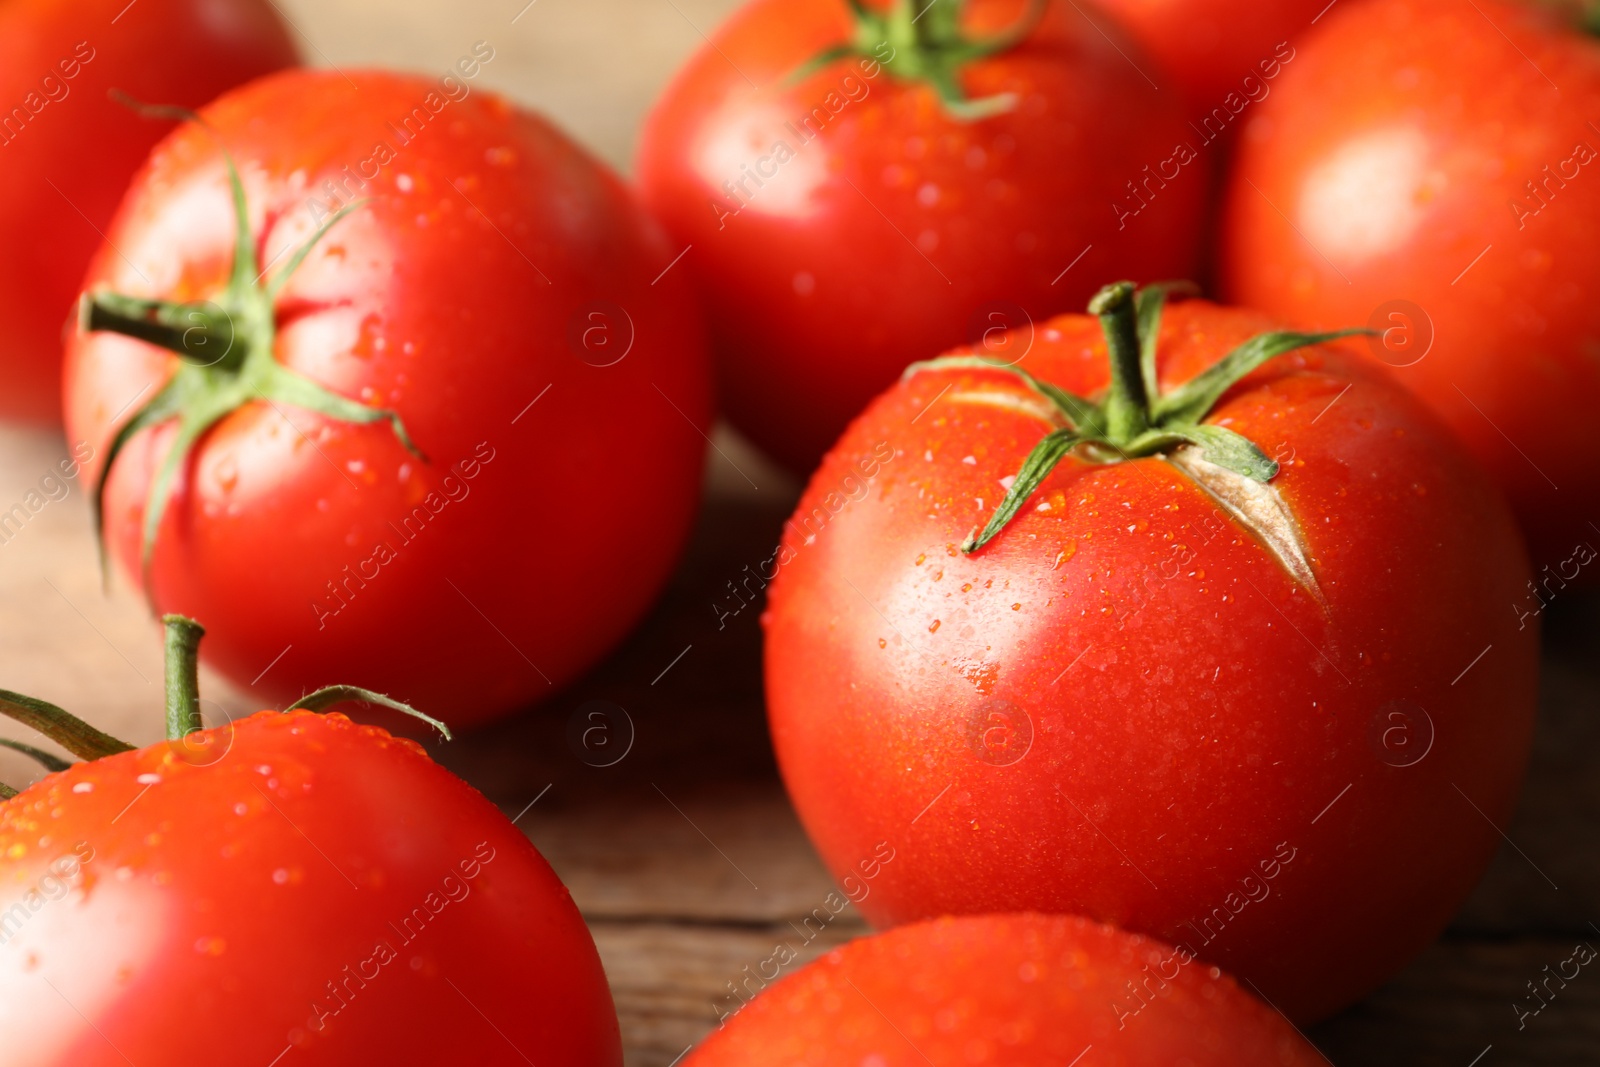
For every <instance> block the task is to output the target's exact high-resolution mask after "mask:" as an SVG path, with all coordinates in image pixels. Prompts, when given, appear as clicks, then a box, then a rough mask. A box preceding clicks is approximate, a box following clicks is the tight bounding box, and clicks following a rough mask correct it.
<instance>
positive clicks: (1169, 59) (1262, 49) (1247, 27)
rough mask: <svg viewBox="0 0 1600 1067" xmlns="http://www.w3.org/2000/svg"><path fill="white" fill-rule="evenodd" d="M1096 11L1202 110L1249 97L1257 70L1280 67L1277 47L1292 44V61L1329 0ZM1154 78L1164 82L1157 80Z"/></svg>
mask: <svg viewBox="0 0 1600 1067" xmlns="http://www.w3.org/2000/svg"><path fill="white" fill-rule="evenodd" d="M1098 6H1100V7H1102V8H1104V9H1105V10H1106V11H1108V12H1110V13H1111V14H1112V15H1113V16H1115V17H1116V19H1117V21H1118V22H1120V23H1122V25H1123V26H1124V27H1126V28H1127V30H1128V32H1129V34H1131V35H1132V36H1133V37H1134V39H1135V40H1137V41H1138V42H1139V44H1141V45H1142V46H1143V47H1144V50H1145V51H1146V52H1148V53H1149V54H1150V55H1151V56H1152V57H1154V58H1155V60H1156V63H1157V64H1158V65H1159V70H1160V71H1161V72H1163V73H1164V74H1165V75H1166V77H1167V78H1170V79H1172V80H1173V81H1175V82H1176V83H1177V85H1178V88H1179V89H1181V90H1182V92H1183V94H1184V95H1185V96H1187V97H1188V98H1189V102H1190V104H1192V105H1195V106H1197V107H1199V108H1200V109H1201V110H1202V111H1205V110H1209V109H1210V108H1212V107H1215V106H1218V105H1221V104H1222V103H1223V101H1224V99H1225V98H1226V97H1227V95H1228V94H1229V93H1237V94H1238V95H1239V96H1240V97H1244V96H1245V95H1246V94H1247V93H1249V92H1250V87H1249V86H1247V85H1245V84H1244V79H1245V78H1246V77H1251V78H1254V79H1255V82H1256V83H1260V82H1261V81H1262V74H1263V68H1262V67H1261V66H1260V64H1262V63H1268V64H1270V65H1274V66H1275V65H1276V64H1274V63H1273V61H1274V60H1275V59H1277V60H1282V59H1283V58H1284V57H1283V54H1282V53H1280V52H1278V51H1276V49H1277V48H1278V46H1279V45H1283V44H1286V45H1289V55H1290V56H1293V55H1294V51H1293V47H1294V45H1295V44H1296V43H1297V42H1298V41H1299V40H1300V37H1301V35H1302V34H1303V33H1304V32H1305V31H1306V30H1307V29H1308V28H1309V27H1310V26H1311V24H1312V23H1311V20H1312V19H1314V18H1317V17H1318V14H1319V13H1320V12H1321V11H1322V10H1323V9H1324V8H1325V7H1327V0H1269V2H1267V3H1262V2H1260V0H1098ZM1318 21H1321V20H1320V19H1318ZM1268 69H1270V67H1269V68H1268ZM1155 77H1156V80H1157V81H1163V78H1162V76H1161V74H1160V73H1158V74H1156V75H1155ZM1256 92H1260V90H1256ZM1266 92H1267V94H1268V95H1270V93H1271V88H1270V86H1269V87H1268V88H1267V90H1266ZM1261 99H1265V96H1262V97H1261ZM1254 102H1256V101H1254V100H1252V103H1254Z"/></svg>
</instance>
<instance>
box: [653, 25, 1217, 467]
mask: <svg viewBox="0 0 1600 1067" xmlns="http://www.w3.org/2000/svg"><path fill="white" fill-rule="evenodd" d="M913 5H915V6H916V10H917V11H918V12H920V17H916V18H915V21H914V23H912V24H910V25H908V24H907V20H910V19H912V17H913V16H912V15H911V11H912V6H913ZM1041 7H1042V15H1041V14H1040V9H1041ZM872 13H875V14H872ZM1036 15H1038V16H1040V17H1038V19H1037V22H1035V21H1034V17H1035V16H1036ZM1008 28H1009V29H1010V31H1012V32H1013V33H1016V34H1023V35H1024V36H1023V39H1022V40H1021V43H1019V44H1016V45H1015V46H1014V47H999V48H998V50H994V51H991V52H990V53H989V54H987V55H983V56H980V57H978V58H975V59H972V60H970V61H968V62H956V61H955V60H953V59H951V58H949V57H951V56H960V55H961V54H962V53H961V52H960V51H959V50H960V49H961V48H964V47H966V48H970V47H973V45H972V42H973V41H989V42H991V45H993V44H994V43H995V42H998V43H999V44H1000V45H1005V44H1009V43H1010V39H1009V38H1007V37H1006V36H1005V34H1006V33H1007V32H1008ZM1108 35H1109V36H1108ZM852 40H854V41H855V42H856V43H855V44H854V45H847V46H845V47H843V48H842V49H839V50H836V52H834V53H833V54H835V55H836V56H837V58H836V59H834V60H833V61H832V62H827V63H823V64H822V65H820V66H817V67H816V68H815V69H814V70H812V71H811V72H810V73H805V71H804V68H805V67H806V64H807V62H808V60H811V59H812V58H813V57H815V56H818V55H819V54H821V53H823V52H824V50H826V49H828V48H829V47H830V46H835V45H840V44H841V43H842V42H847V41H852ZM1135 56H1137V49H1135V47H1134V46H1133V45H1132V44H1130V43H1128V42H1127V41H1126V40H1123V39H1122V38H1121V37H1120V35H1119V34H1118V33H1117V30H1116V28H1115V27H1114V26H1113V25H1111V24H1110V21H1109V20H1108V19H1105V18H1103V17H1102V18H1098V19H1097V21H1096V22H1095V23H1091V22H1090V21H1089V20H1088V19H1087V17H1086V16H1084V15H1083V14H1081V13H1080V11H1078V10H1075V9H1074V8H1073V7H1072V6H1071V5H1068V4H1065V3H1043V4H1040V5H1025V4H1024V3H1022V2H1021V0H973V2H971V3H967V4H965V5H959V4H954V3H945V4H942V5H937V6H934V5H924V3H923V0H896V2H895V3H894V4H893V5H891V6H889V7H887V8H883V7H876V8H870V9H869V16H867V17H865V18H863V19H861V20H853V19H852V16H851V6H850V5H849V4H847V3H846V2H845V0H754V2H752V3H750V4H748V5H746V6H745V7H743V8H741V9H740V10H739V11H738V12H737V13H735V14H734V16H733V17H732V19H730V20H729V22H728V23H727V24H726V25H724V26H723V27H722V28H721V29H720V30H719V31H718V32H717V33H716V35H715V36H714V37H713V38H712V39H711V41H710V43H709V44H708V45H707V46H706V47H705V48H704V49H703V50H702V51H701V52H700V53H699V54H698V55H696V56H695V57H694V58H692V59H691V60H690V61H689V63H688V65H687V66H686V67H685V68H684V69H683V70H682V71H681V72H680V73H679V74H678V76H677V79H676V80H675V81H674V82H673V83H672V85H671V86H670V87H669V88H668V89H667V90H666V92H665V94H664V95H663V96H662V98H661V99H660V100H659V101H658V102H657V104H656V106H655V108H654V110H653V111H652V112H651V114H650V116H649V118H648V120H647V122H646V124H645V128H644V131H643V133H642V135H641V142H640V147H639V156H638V168H637V169H638V174H639V181H640V184H641V187H642V189H643V191H644V195H645V198H646V200H647V202H648V203H649V205H650V206H651V208H652V209H653V210H654V211H655V213H656V215H657V217H658V218H660V219H661V220H662V222H664V223H665V224H666V226H667V228H668V229H669V230H670V231H671V232H672V234H673V236H674V237H675V238H676V239H677V241H678V244H679V247H680V248H683V249H684V252H683V263H682V266H681V268H680V269H682V270H684V271H685V272H686V273H690V274H693V275H694V276H695V278H696V279H697V281H698V283H699V285H700V289H701V292H702V294H703V295H704V297H705V300H706V303H707V306H708V309H709V311H710V320H711V323H712V331H713V343H714V349H715V353H716V356H717V359H718V370H719V383H720V388H721V395H722V398H723V400H724V403H725V406H726V409H727V415H728V417H729V419H730V420H731V421H732V422H733V423H734V424H735V425H736V426H737V427H738V428H739V429H740V430H741V431H743V432H744V433H745V434H747V435H749V436H750V438H751V439H752V440H754V441H755V442H756V443H757V444H758V445H760V446H761V447H762V448H763V449H765V450H766V451H767V452H769V453H770V454H771V455H773V456H774V457H776V458H777V459H779V460H781V461H782V462H784V463H785V464H787V465H789V466H790V467H792V468H793V469H794V470H796V471H797V472H801V473H805V472H809V471H810V470H811V469H812V468H813V467H814V466H815V465H816V462H817V459H818V458H819V457H820V456H821V455H822V453H823V452H824V451H825V450H826V449H827V447H828V445H829V444H830V443H831V442H832V441H833V439H834V438H835V437H836V436H837V435H838V434H839V432H840V430H842V429H843V428H844V425H845V423H846V422H847V421H848V420H849V419H850V418H851V417H852V416H854V415H855V413H856V412H858V411H859V410H861V408H862V406H863V405H864V404H866V402H867V401H868V400H869V399H871V398H872V397H873V396H874V395H875V394H877V393H878V391H879V390H881V389H883V388H884V386H886V385H888V384H889V383H890V382H891V381H893V379H894V376H895V375H896V374H898V373H899V372H900V370H901V369H902V368H903V367H905V365H906V364H907V363H909V362H911V361H912V360H914V359H922V358H925V357H926V356H928V355H931V354H932V353H935V352H938V351H941V350H943V349H945V348H948V347H949V346H951V345H954V344H959V343H960V342H962V341H964V340H977V339H980V338H988V339H990V340H991V341H993V342H994V343H999V342H1000V339H1001V338H1002V337H1003V336H1005V333H1004V330H1005V327H1007V326H1010V327H1018V328H1021V329H1023V330H1026V329H1027V328H1028V325H1029V324H1030V323H1031V322H1032V321H1033V320H1035V319H1040V320H1041V321H1042V318H1043V316H1045V315H1047V314H1050V313H1054V312H1057V311H1062V310H1065V309H1067V308H1075V307H1079V306H1081V305H1082V301H1083V300H1084V299H1086V298H1087V297H1088V295H1089V294H1090V293H1091V292H1092V291H1093V289H1094V283H1093V279H1096V278H1099V277H1104V276H1106V275H1108V274H1119V273H1132V274H1135V275H1138V276H1143V277H1190V276H1192V275H1193V273H1194V269H1195V258H1196V252H1197V242H1198V234H1199V226H1200V213H1201V209H1202V200H1203V198H1204V195H1205V191H1206V185H1207V176H1206V173H1205V170H1206V167H1207V166H1208V163H1207V160H1206V159H1205V158H1202V156H1201V154H1200V153H1199V152H1198V151H1197V150H1196V149H1194V148H1193V147H1192V146H1190V145H1187V144H1185V143H1184V142H1185V140H1186V139H1188V138H1189V135H1188V132H1187V129H1188V128H1187V127H1186V126H1185V124H1184V122H1183V115H1182V110H1181V108H1180V107H1179V102H1178V100H1177V99H1176V96H1175V94H1172V93H1165V94H1163V93H1159V92H1157V91H1156V90H1155V89H1154V88H1153V87H1152V86H1151V85H1150V83H1149V82H1148V81H1146V80H1145V77H1144V76H1143V75H1142V74H1141V73H1140V72H1139V70H1138V69H1137V68H1136V66H1135V63H1134V62H1133V61H1132V60H1133V57H1135ZM1139 62H1141V63H1143V62H1147V61H1145V60H1143V59H1142V57H1139ZM1013 343H1015V342H1013ZM995 354H997V355H1000V354H1003V353H1001V352H999V351H998V350H997V351H996V353H995Z"/></svg>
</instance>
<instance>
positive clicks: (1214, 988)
mask: <svg viewBox="0 0 1600 1067" xmlns="http://www.w3.org/2000/svg"><path fill="white" fill-rule="evenodd" d="M1135 989H1138V990H1139V991H1140V993H1141V994H1142V998H1141V997H1140V996H1137V995H1136V994H1135V993H1134V992H1132V990H1135ZM1085 1046H1092V1047H1093V1048H1094V1058H1095V1062H1096V1063H1103V1064H1106V1065H1107V1067H1166V1065H1168V1064H1173V1063H1183V1064H1188V1065H1190V1067H1210V1065H1217V1067H1221V1065H1223V1064H1228V1065H1235V1064H1237V1065H1239V1067H1269V1065H1270V1067H1296V1065H1300V1064H1306V1065H1310V1064H1320V1063H1322V1062H1323V1060H1322V1058H1321V1056H1320V1055H1319V1054H1318V1053H1317V1051H1316V1050H1315V1049H1313V1048H1312V1047H1311V1046H1310V1045H1308V1044H1307V1043H1306V1042H1305V1040H1304V1039H1303V1038H1301V1037H1300V1036H1299V1035H1298V1034H1296V1033H1295V1031H1294V1029H1293V1028H1292V1027H1291V1026H1290V1025H1289V1024H1288V1023H1287V1022H1286V1021H1285V1020H1284V1019H1283V1018H1282V1017H1281V1016H1279V1015H1278V1014H1277V1013H1276V1012H1274V1011H1272V1010H1271V1009H1270V1008H1268V1007H1267V1006H1266V1005H1265V1004H1262V1003H1261V1002H1260V1001H1258V1000H1256V999H1255V998H1253V997H1251V996H1250V995H1249V994H1248V993H1245V992H1244V991H1243V990H1241V989H1240V988H1239V986H1238V985H1237V984H1235V983H1234V981H1233V979H1231V978H1228V977H1226V976H1224V975H1222V974H1221V972H1220V971H1218V970H1217V969H1216V968H1214V967H1208V966H1207V965H1206V964H1203V963H1199V962H1196V961H1194V960H1193V958H1192V957H1190V958H1188V959H1187V960H1185V959H1184V957H1183V956H1181V955H1180V954H1179V953H1177V952H1175V951H1174V950H1173V949H1172V948H1170V947H1169V946H1166V945H1163V944H1161V943H1160V942H1157V941H1152V940H1150V939H1148V938H1144V937H1140V936H1138V935H1132V934H1126V933H1123V932H1122V931H1120V930H1117V929H1114V928H1112V927H1109V926H1103V925H1101V924H1099V923H1095V922H1090V921H1089V920H1086V919H1083V918H1080V917H1077V916H1061V915H1056V916H1047V915H1026V914H1024V915H980V916H967V917H964V918H959V919H957V918H941V919H935V920H933V921H930V922H924V923H918V924H916V925H913V926H903V927H901V928H899V929H897V930H892V931H890V932H888V933H884V934H878V935H876V936H873V937H865V938H861V939H859V940H856V941H852V942H851V943H850V944H848V945H845V946H844V947H843V948H840V949H836V950H834V951H833V952H830V953H828V954H827V955H826V956H824V957H822V958H821V959H819V960H817V961H815V962H813V963H811V964H809V965H808V966H806V967H805V968H804V969H803V970H801V971H799V972H797V973H795V974H793V975H790V976H789V977H787V978H785V979H784V980H783V981H782V982H780V983H778V984H776V985H774V986H772V987H771V988H768V989H764V990H763V991H762V992H761V994H760V995H759V996H758V997H756V998H755V999H754V1000H753V1001H752V1002H750V1003H748V1004H746V1005H744V1006H743V1007H741V1008H740V1009H739V1010H738V1012H737V1014H735V1015H734V1016H733V1017H732V1018H731V1019H725V1020H724V1022H723V1026H722V1028H721V1029H720V1030H716V1031H713V1032H712V1034H711V1036H710V1037H709V1038H707V1039H706V1041H705V1042H704V1043H703V1044H702V1045H701V1046H700V1047H699V1048H698V1049H696V1050H695V1052H694V1053H693V1054H692V1055H691V1056H690V1057H689V1058H688V1060H687V1061H686V1067H724V1065H726V1067H735V1065H742V1064H750V1063H769V1064H779V1065H782V1067H831V1065H834V1064H845V1063H849V1064H856V1063H870V1064H874V1065H876V1067H916V1065H918V1064H926V1063H929V1062H933V1063H975V1062H993V1063H1005V1064H1007V1065H1009V1067H1061V1065H1063V1064H1068V1063H1071V1062H1072V1060H1073V1057H1075V1056H1081V1055H1083V1052H1084V1048H1085Z"/></svg>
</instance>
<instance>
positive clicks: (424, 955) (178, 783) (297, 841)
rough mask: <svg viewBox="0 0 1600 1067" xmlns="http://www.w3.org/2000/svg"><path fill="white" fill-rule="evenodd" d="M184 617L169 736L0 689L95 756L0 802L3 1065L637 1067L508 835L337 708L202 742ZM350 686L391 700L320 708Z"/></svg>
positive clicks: (547, 880) (568, 922) (582, 940)
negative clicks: (348, 700) (127, 740)
mask: <svg viewBox="0 0 1600 1067" xmlns="http://www.w3.org/2000/svg"><path fill="white" fill-rule="evenodd" d="M167 626H168V634H169V639H168V650H169V658H168V668H167V669H168V678H167V680H168V734H169V738H170V740H169V741H167V742H164V743H161V744H157V745H153V746H151V747H149V748H144V749H138V750H133V749H130V748H129V747H128V746H127V745H125V744H123V743H122V742H119V741H117V740H115V739H114V738H110V737H107V736H106V735H104V734H101V733H99V732H98V731H96V730H94V729H93V728H92V727H89V726H87V725H86V724H84V723H83V722H81V721H80V720H77V719H74V718H73V717H72V716H70V715H68V714H67V713H65V712H64V711H62V710H61V709H59V708H55V707H53V706H51V705H48V704H44V703H42V702H40V701H37V700H33V699H30V698H27V697H20V696H18V695H17V694H14V693H0V713H4V714H7V715H10V716H11V717H13V718H18V719H21V720H22V721H24V722H27V723H29V724H30V725H33V726H36V727H38V728H39V729H41V730H42V731H43V732H45V733H46V734H47V735H49V736H50V737H51V738H52V739H54V740H56V741H57V742H58V743H60V744H62V745H63V746H65V747H66V748H67V749H68V750H69V751H71V752H73V754H74V755H77V756H80V757H82V758H83V759H84V760H85V762H80V763H72V764H70V765H66V764H64V763H61V762H59V761H56V760H54V758H53V757H50V756H43V759H44V760H45V761H46V762H47V763H50V764H51V765H52V766H56V767H59V768H60V769H59V770H58V771H57V773H54V774H51V775H49V776H48V777H46V778H44V779H43V780H41V781H39V782H37V783H35V784H34V785H32V786H30V787H29V788H27V789H25V790H23V791H22V792H20V793H17V794H16V795H14V796H9V794H10V790H9V789H7V790H5V793H6V794H7V795H8V796H9V799H6V800H3V801H0V1027H3V1030H4V1033H5V1035H6V1036H5V1062H6V1064H7V1067H67V1065H69V1064H70V1065H71V1067H112V1065H116V1067H126V1065H127V1064H129V1063H136V1064H150V1065H157V1064H175V1063H217V1062H226V1063H258V1064H263V1065H265V1064H271V1063H283V1064H289V1063H303V1064H313V1065H315V1064H322V1065H334V1064H339V1065H345V1064H352V1063H389V1064H396V1065H411V1064H417V1065H420V1064H436V1063H472V1064H484V1065H495V1067H511V1065H513V1064H518V1065H521V1064H526V1063H529V1062H534V1063H538V1064H540V1065H541V1067H546V1065H548V1067H597V1065H598V1067H620V1064H621V1063H622V1053H621V1042H620V1038H619V1035H618V1027H617V1018H616V1013H615V1011H614V1010H613V1008H612V1004H611V994H610V991H609V990H608V988H607V986H606V978H605V974H604V972H603V971H602V969H601V965H600V959H599V957H598V955H597V954H596V952H595V948H594V942H593V940H592V939H591V938H590V936H589V931H588V929H587V928H586V927H585V926H584V923H583V919H582V918H581V917H580V916H579V914H578V910H577V908H576V907H574V905H573V902H572V898H571V896H570V895H569V894H568V892H567V890H566V887H565V886H563V885H562V884H561V882H560V880H559V879H557V877H556V875H555V873H554V872H553V871H551V869H550V866H549V864H547V863H546V862H545V861H544V858H543V857H541V856H540V855H539V853H538V852H537V851H536V850H535V849H534V847H533V846H532V845H531V844H530V843H529V842H528V839H527V838H526V837H524V836H523V835H522V833H521V832H520V831H519V830H518V829H517V828H516V827H515V826H513V825H512V823H511V821H510V820H509V819H507V818H506V817H505V816H504V815H502V814H501V813H500V812H499V811H498V810H496V809H495V807H494V806H493V805H491V804H490V803H489V802H488V801H487V800H486V799H484V797H483V796H482V795H481V794H480V793H478V792H477V791H476V790H474V789H472V788H471V787H470V786H468V785H467V784H466V783H465V782H462V781H461V780H460V779H459V778H456V777H455V776H453V775H451V774H450V773H449V772H447V771H445V770H444V769H443V768H441V767H439V766H438V765H437V764H436V763H434V762H433V761H432V760H431V759H429V758H428V756H427V755H426V754H425V753H424V752H423V750H422V748H421V747H420V746H419V745H417V744H416V743H415V742H413V741H409V740H406V739H403V738H396V737H391V736H390V735H389V734H388V733H386V732H385V731H383V730H381V729H379V728H377V727H375V726H361V725H357V724H356V723H353V722H351V721H350V720H349V719H347V718H345V717H344V716H342V715H338V714H327V715H319V714H315V713H314V712H313V711H310V710H303V709H301V710H292V711H290V712H288V713H279V712H276V711H263V712H260V713H258V714H255V715H251V716H249V717H248V718H243V719H240V720H238V721H237V722H234V723H226V724H222V725H220V726H216V727H213V728H211V729H201V728H200V724H199V719H198V703H197V700H198V696H197V693H196V691H195V683H194V671H195V658H194V647H193V646H194V642H196V641H198V640H199V628H198V627H197V626H195V625H194V624H193V623H191V622H189V620H186V619H180V618H176V617H169V618H168V619H167ZM175 637H176V640H174V638H175ZM175 683H176V686H175ZM175 694H176V695H175ZM350 696H361V697H365V698H368V699H370V700H372V701H375V702H380V703H384V702H386V701H385V700H384V698H383V697H381V696H379V695H378V694H375V693H354V692H352V691H350V690H348V689H347V688H344V687H336V688H334V689H329V690H324V691H320V692H319V693H318V694H313V696H312V697H310V698H308V699H307V702H306V703H307V704H308V705H310V706H312V707H321V706H327V705H328V704H330V703H332V702H334V701H336V700H340V699H343V698H345V697H350ZM389 703H390V706H391V707H397V708H398V707H399V706H398V705H394V704H392V702H389ZM406 710H409V709H406Z"/></svg>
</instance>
